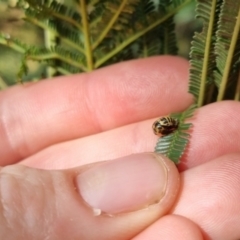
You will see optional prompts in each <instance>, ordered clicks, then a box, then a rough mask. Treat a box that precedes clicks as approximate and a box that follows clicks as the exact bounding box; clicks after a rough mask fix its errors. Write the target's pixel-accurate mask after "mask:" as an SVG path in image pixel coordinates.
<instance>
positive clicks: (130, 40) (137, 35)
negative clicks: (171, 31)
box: [94, 0, 192, 68]
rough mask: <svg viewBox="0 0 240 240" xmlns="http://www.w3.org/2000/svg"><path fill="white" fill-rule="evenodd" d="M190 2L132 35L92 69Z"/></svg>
mask: <svg viewBox="0 0 240 240" xmlns="http://www.w3.org/2000/svg"><path fill="white" fill-rule="evenodd" d="M191 1H192V0H187V1H185V2H184V3H183V4H182V5H179V6H178V7H177V8H174V10H173V11H171V12H169V13H168V14H166V15H164V17H162V18H160V19H158V20H157V21H155V22H154V23H153V24H151V25H150V26H148V27H147V28H145V29H143V30H141V31H139V32H138V33H136V34H134V35H133V36H132V37H129V38H128V39H127V40H126V41H124V42H123V43H122V44H120V45H119V46H118V47H116V48H115V49H114V50H112V51H111V52H109V53H108V54H106V55H105V56H104V57H102V58H100V59H99V60H98V61H96V63H95V65H94V68H98V67H100V66H101V65H102V64H104V63H105V62H106V61H107V60H109V59H110V58H111V57H113V56H114V55H116V54H117V53H119V52H120V51H121V50H123V49H124V48H125V47H126V46H128V45H129V44H131V43H132V42H134V41H135V40H136V39H138V38H140V37H141V36H143V35H144V34H145V33H147V32H149V31H150V30H152V29H153V28H155V27H157V26H158V25H159V24H161V23H163V22H164V21H166V20H167V19H168V18H169V17H171V16H172V15H174V14H175V13H176V12H178V11H179V10H180V9H181V8H183V7H184V6H185V5H187V4H188V3H190V2H191Z"/></svg>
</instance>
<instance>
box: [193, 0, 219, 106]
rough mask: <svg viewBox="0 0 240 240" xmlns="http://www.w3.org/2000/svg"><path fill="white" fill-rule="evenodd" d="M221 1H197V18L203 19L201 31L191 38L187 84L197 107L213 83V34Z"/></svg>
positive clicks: (202, 102) (201, 103) (200, 104)
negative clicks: (188, 81)
mask: <svg viewBox="0 0 240 240" xmlns="http://www.w3.org/2000/svg"><path fill="white" fill-rule="evenodd" d="M222 1H223V0H212V1H206V0H198V5H197V17H199V18H201V19H203V30H202V32H201V33H195V35H194V37H193V42H192V47H191V52H190V58H191V60H190V83H189V92H190V93H192V94H193V95H194V96H195V98H196V101H197V103H198V106H202V105H203V104H204V99H205V93H206V91H207V86H208V85H211V84H212V83H213V71H214V69H215V51H214V44H215V32H216V29H217V23H218V13H219V8H220V6H221V3H222Z"/></svg>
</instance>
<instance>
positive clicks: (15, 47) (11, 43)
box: [0, 35, 26, 53]
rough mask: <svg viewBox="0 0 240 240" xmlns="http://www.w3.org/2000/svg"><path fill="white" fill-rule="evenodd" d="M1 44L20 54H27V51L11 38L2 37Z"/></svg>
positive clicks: (0, 38) (0, 37)
mask: <svg viewBox="0 0 240 240" xmlns="http://www.w3.org/2000/svg"><path fill="white" fill-rule="evenodd" d="M0 44H2V45H4V46H6V47H10V48H11V49H13V50H15V51H17V52H19V53H25V51H26V49H25V48H24V47H22V46H20V45H18V44H16V43H15V42H14V41H13V40H12V39H11V38H6V37H2V36H1V35H0Z"/></svg>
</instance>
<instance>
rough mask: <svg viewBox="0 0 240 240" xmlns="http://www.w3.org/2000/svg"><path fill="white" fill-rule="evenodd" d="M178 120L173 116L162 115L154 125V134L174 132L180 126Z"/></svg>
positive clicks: (162, 134) (160, 134)
mask: <svg viewBox="0 0 240 240" xmlns="http://www.w3.org/2000/svg"><path fill="white" fill-rule="evenodd" d="M178 124H179V123H178V120H177V119H174V118H172V117H162V118H159V119H158V120H157V121H155V122H154V123H153V125H152V128H153V132H154V134H156V135H158V136H166V135H168V134H170V133H173V132H174V131H175V130H176V129H177V128H178Z"/></svg>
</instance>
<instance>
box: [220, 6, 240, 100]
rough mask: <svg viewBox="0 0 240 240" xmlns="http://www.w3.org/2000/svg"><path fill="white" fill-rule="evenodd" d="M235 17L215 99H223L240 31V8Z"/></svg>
mask: <svg viewBox="0 0 240 240" xmlns="http://www.w3.org/2000/svg"><path fill="white" fill-rule="evenodd" d="M236 19H237V21H236V24H235V27H234V30H233V34H232V39H231V43H230V47H229V51H228V54H227V59H226V65H225V68H224V70H223V76H222V81H221V85H220V88H219V92H218V96H217V101H221V100H223V98H224V93H225V90H226V87H227V83H228V76H229V71H230V69H231V65H232V58H233V54H234V50H235V47H236V44H237V40H238V35H239V31H240V9H239V11H238V16H237V17H236Z"/></svg>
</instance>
